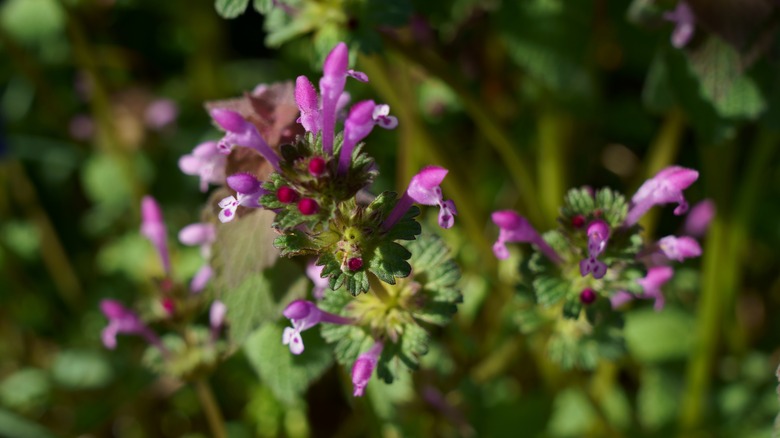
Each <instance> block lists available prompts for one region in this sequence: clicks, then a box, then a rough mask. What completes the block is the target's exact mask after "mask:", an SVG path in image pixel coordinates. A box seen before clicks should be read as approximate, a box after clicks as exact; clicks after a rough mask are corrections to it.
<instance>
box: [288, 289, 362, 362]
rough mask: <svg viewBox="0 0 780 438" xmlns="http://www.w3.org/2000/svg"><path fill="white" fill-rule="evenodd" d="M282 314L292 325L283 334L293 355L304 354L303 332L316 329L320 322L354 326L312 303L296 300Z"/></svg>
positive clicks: (347, 319)
mask: <svg viewBox="0 0 780 438" xmlns="http://www.w3.org/2000/svg"><path fill="white" fill-rule="evenodd" d="M282 314H283V315H284V316H285V318H288V319H289V320H290V322H291V323H292V327H287V328H285V329H284V333H283V334H282V344H284V345H289V346H290V352H292V354H301V353H303V338H301V332H303V331H306V330H308V329H310V328H312V327H314V326H315V325H317V324H319V323H320V322H327V323H330V324H341V325H344V324H352V320H351V319H349V318H344V317H342V316H339V315H334V314H332V313H329V312H326V311H324V310H320V308H319V307H317V305H316V304H314V303H312V302H311V301H304V300H295V301H293V302H292V303H290V304H289V305H288V306H287V308H285V309H284V312H282Z"/></svg>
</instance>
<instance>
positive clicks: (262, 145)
mask: <svg viewBox="0 0 780 438" xmlns="http://www.w3.org/2000/svg"><path fill="white" fill-rule="evenodd" d="M211 118H212V119H214V121H215V122H216V123H217V125H219V127H220V128H222V129H224V130H225V131H226V133H225V136H224V137H222V140H220V141H219V143H218V144H217V148H218V149H219V150H220V152H221V153H223V154H225V155H227V154H229V153H230V151H231V150H232V149H233V146H234V145H238V146H243V147H248V148H252V149H254V150H256V151H257V152H259V153H260V155H262V156H263V158H265V159H266V160H267V161H268V162H269V163H271V165H272V166H273V167H274V169H276V171H277V172H279V156H278V155H277V154H276V152H274V150H273V149H271V147H270V146H268V143H266V142H265V140H264V139H263V137H262V136H261V135H260V133H259V132H257V128H255V125H253V124H251V123H249V122H247V121H246V120H244V118H243V117H242V116H241V114H239V113H237V112H235V111H231V110H226V109H220V108H217V109H213V110H211Z"/></svg>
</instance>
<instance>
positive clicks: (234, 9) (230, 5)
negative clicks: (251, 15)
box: [214, 0, 249, 18]
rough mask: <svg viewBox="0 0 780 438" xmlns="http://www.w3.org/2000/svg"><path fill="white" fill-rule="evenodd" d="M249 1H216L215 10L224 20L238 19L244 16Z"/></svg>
mask: <svg viewBox="0 0 780 438" xmlns="http://www.w3.org/2000/svg"><path fill="white" fill-rule="evenodd" d="M248 5H249V0H216V1H215V2H214V8H215V9H216V10H217V13H218V14H219V15H220V16H221V17H222V18H236V17H238V16H239V15H241V14H243V13H244V11H245V10H246V7H247V6H248Z"/></svg>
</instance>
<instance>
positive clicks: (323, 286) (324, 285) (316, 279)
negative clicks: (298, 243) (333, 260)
mask: <svg viewBox="0 0 780 438" xmlns="http://www.w3.org/2000/svg"><path fill="white" fill-rule="evenodd" d="M323 268H324V266H317V265H316V264H315V263H314V260H312V261H310V262H309V264H308V265H306V276H307V277H309V280H311V281H312V283H314V289H313V290H312V291H311V293H312V295H314V298H316V299H318V300H321V299H322V298H323V297H324V296H325V291H326V290H327V289H328V287H329V286H330V283H329V282H328V279H327V278H322V269H323Z"/></svg>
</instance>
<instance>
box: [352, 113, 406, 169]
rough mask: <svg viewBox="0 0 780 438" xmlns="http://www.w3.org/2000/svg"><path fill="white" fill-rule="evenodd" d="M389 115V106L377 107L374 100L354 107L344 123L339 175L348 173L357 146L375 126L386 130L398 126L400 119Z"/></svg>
mask: <svg viewBox="0 0 780 438" xmlns="http://www.w3.org/2000/svg"><path fill="white" fill-rule="evenodd" d="M388 114H390V107H389V106H388V105H377V104H376V103H374V101H373V100H364V101H361V102H358V103H356V104H355V105H354V106H353V107H352V109H351V110H350V112H349V116H348V117H347V120H346V121H345V122H344V143H343V144H342V146H341V153H340V155H339V168H338V172H339V174H342V175H343V174H344V173H346V172H347V169H348V168H349V163H350V161H351V160H352V151H353V150H354V149H355V145H357V144H358V143H359V142H360V141H361V140H363V139H364V138H366V137H367V136H368V134H370V133H371V131H372V130H373V129H374V126H375V125H379V126H381V127H382V128H385V129H393V128H395V127H396V126H398V119H396V118H395V117H393V116H390V115H388Z"/></svg>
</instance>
